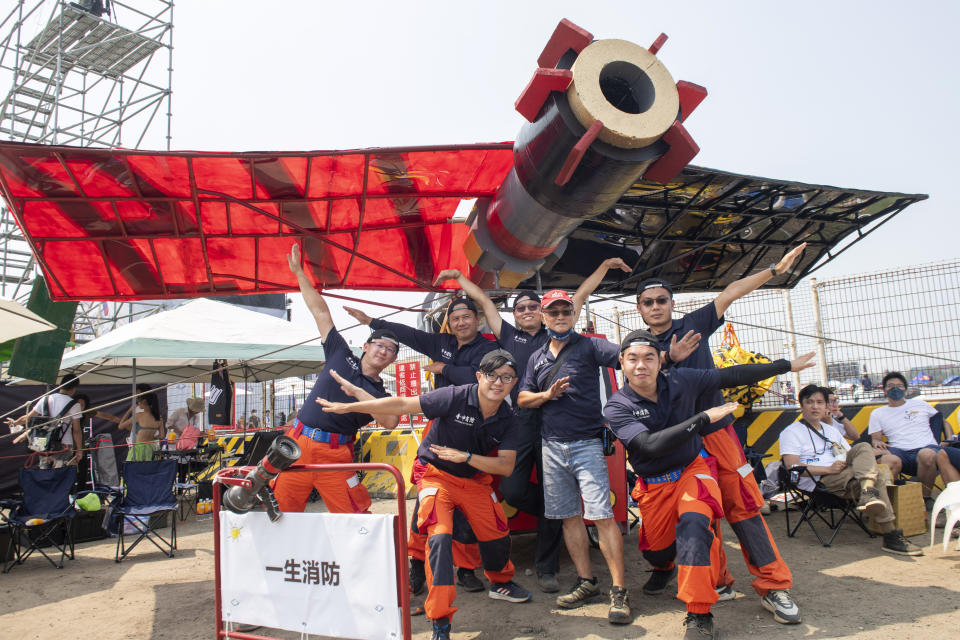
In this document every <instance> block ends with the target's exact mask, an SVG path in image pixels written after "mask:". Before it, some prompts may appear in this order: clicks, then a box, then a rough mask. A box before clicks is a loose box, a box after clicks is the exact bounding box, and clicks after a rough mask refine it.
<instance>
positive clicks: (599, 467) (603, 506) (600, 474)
mask: <svg viewBox="0 0 960 640" xmlns="http://www.w3.org/2000/svg"><path fill="white" fill-rule="evenodd" d="M581 499H582V500H583V506H582V508H581ZM543 511H544V515H545V516H546V517H547V518H550V519H551V520H563V519H564V518H572V517H574V516H579V515H581V513H582V514H583V517H584V518H586V519H587V520H604V519H606V518H612V517H613V507H612V506H611V505H610V476H609V473H608V471H607V459H606V458H605V457H604V456H603V443H602V442H601V441H600V438H591V439H589V440H575V441H573V442H556V441H553V440H544V441H543Z"/></svg>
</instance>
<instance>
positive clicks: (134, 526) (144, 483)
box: [113, 460, 177, 562]
mask: <svg viewBox="0 0 960 640" xmlns="http://www.w3.org/2000/svg"><path fill="white" fill-rule="evenodd" d="M176 477H177V461H176V460H154V461H152V462H126V463H124V465H123V484H124V490H123V493H122V494H120V497H119V498H118V500H117V501H116V502H115V504H114V506H113V509H114V514H115V515H114V517H115V518H117V555H116V558H115V560H116V561H117V562H120V561H121V560H123V559H124V558H126V557H127V554H128V553H130V552H131V551H132V550H133V549H134V547H136V546H137V545H138V544H140V542H141V541H142V540H149V541H150V542H151V543H153V545H154V546H155V547H156V548H158V549H160V551H162V552H163V553H164V555H166V556H167V557H170V558H172V557H173V552H174V550H175V549H176V548H177V518H176V515H177V497H176V495H174V493H173V483H174V480H175V479H176ZM166 519H169V520H170V536H169V538H164V537H163V535H162V534H161V533H160V529H163V528H164V527H165V526H166V524H165V520H166ZM131 535H134V536H136V539H135V540H134V541H133V543H132V544H130V545H129V546H128V545H127V536H131Z"/></svg>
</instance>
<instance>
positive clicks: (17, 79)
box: [0, 0, 173, 341]
mask: <svg viewBox="0 0 960 640" xmlns="http://www.w3.org/2000/svg"><path fill="white" fill-rule="evenodd" d="M0 34H2V36H0V37H2V40H0V83H3V82H5V81H9V86H10V90H9V92H8V93H7V95H6V97H5V98H4V99H3V102H0V137H2V138H4V139H8V140H14V141H18V142H32V143H37V144H56V145H74V146H85V147H107V148H109V147H124V148H128V149H129V148H139V147H140V146H141V145H144V144H146V145H147V146H150V147H152V148H159V147H161V146H163V147H165V148H166V149H167V150H169V149H170V125H171V84H172V79H173V2H172V1H171V0H136V1H135V2H133V1H131V2H129V3H125V2H117V1H115V0H113V1H111V0H77V1H76V2H66V1H64V0H33V1H28V0H18V1H17V2H16V3H15V6H14V7H13V9H12V10H11V11H10V12H9V13H8V14H7V15H6V16H5V17H3V21H2V22H0ZM0 86H2V84H0ZM161 136H162V138H161ZM35 272H36V269H35V266H34V260H33V256H32V254H31V252H30V247H29V246H28V245H27V243H26V242H25V241H24V239H23V237H22V235H21V234H20V230H19V228H18V227H17V225H16V223H15V222H14V220H13V216H12V215H10V212H9V211H7V209H6V207H3V209H2V212H0V296H4V297H8V298H16V299H18V300H21V301H22V300H24V299H25V298H26V297H27V296H28V295H29V292H30V286H31V282H32V280H33V276H34V273H35ZM158 307H159V305H156V304H149V303H136V304H119V303H118V304H112V303H111V304H107V303H100V302H89V303H81V304H80V306H79V307H78V309H77V317H76V319H75V321H74V329H75V334H76V337H77V339H78V340H79V341H84V340H88V339H91V338H93V337H96V336H97V335H100V334H102V333H104V332H106V331H109V330H111V329H113V328H114V327H115V326H116V325H117V324H118V323H120V322H123V321H127V320H130V319H135V318H136V317H141V316H143V315H146V314H148V313H151V312H153V311H155V310H156V309H157V308H158Z"/></svg>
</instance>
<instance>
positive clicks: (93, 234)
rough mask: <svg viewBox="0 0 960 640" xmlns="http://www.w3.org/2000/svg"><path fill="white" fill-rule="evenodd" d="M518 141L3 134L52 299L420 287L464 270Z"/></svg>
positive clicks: (12, 188)
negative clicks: (390, 144) (483, 203)
mask: <svg viewBox="0 0 960 640" xmlns="http://www.w3.org/2000/svg"><path fill="white" fill-rule="evenodd" d="M511 150H512V144H511V143H496V144H482V145H480V144H478V145H463V146H446V147H432V148H425V147H420V148H404V149H367V150H359V151H344V152H339V151H337V152H329V151H318V152H304V153H196V152H173V153H162V152H144V151H126V150H117V149H89V148H74V147H51V146H45V145H30V144H21V143H13V142H0V190H2V195H3V197H4V199H5V200H6V202H7V205H8V206H9V207H10V209H11V210H12V212H13V215H14V217H15V218H16V220H17V223H18V224H19V225H20V229H21V231H22V232H23V234H24V237H25V238H26V239H27V241H28V242H30V244H31V246H32V248H33V250H34V254H35V255H36V257H37V260H38V261H39V264H40V267H41V269H42V270H43V272H44V274H45V275H46V276H47V281H48V282H49V283H50V289H51V291H50V294H51V297H52V298H54V299H55V300H89V299H94V300H139V299H151V298H187V297H193V296H205V295H226V294H245V293H273V292H283V291H295V290H296V289H297V283H296V279H295V278H294V277H293V275H292V274H291V273H290V271H289V269H288V268H287V264H286V258H285V256H286V254H287V253H288V252H289V250H290V247H291V245H292V244H293V243H295V242H296V243H298V244H299V245H300V246H301V248H302V255H303V259H304V266H305V268H306V271H307V273H308V275H309V276H310V278H311V279H312V280H313V281H314V282H315V283H316V284H317V285H320V286H323V287H325V288H345V289H395V290H423V289H426V288H428V287H429V286H430V285H431V283H432V281H433V279H434V277H436V275H437V274H438V273H439V272H440V271H442V270H443V269H451V268H456V269H461V270H463V271H465V272H466V271H468V270H469V264H468V263H467V260H466V257H465V256H464V254H463V241H464V238H465V237H466V234H467V231H468V229H467V228H466V226H465V225H463V224H462V223H461V222H458V221H454V220H453V219H452V218H453V216H454V213H455V212H456V211H457V207H458V206H459V204H460V202H461V201H462V200H465V199H470V198H478V197H489V196H491V195H493V193H494V192H495V191H496V189H497V187H498V186H499V185H500V183H501V182H502V181H503V178H504V177H505V176H506V175H507V173H508V172H509V171H510V168H511V166H512V165H513V156H512V151H511Z"/></svg>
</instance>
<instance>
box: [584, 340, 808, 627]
mask: <svg viewBox="0 0 960 640" xmlns="http://www.w3.org/2000/svg"><path fill="white" fill-rule="evenodd" d="M660 358H661V340H660V338H659V336H655V335H653V334H652V333H650V332H649V331H644V330H642V329H639V330H636V331H632V332H630V334H628V335H627V337H626V338H624V340H623V342H622V343H621V344H620V349H619V362H620V366H621V368H622V369H623V375H624V377H625V378H626V380H627V384H626V385H625V386H624V387H623V388H622V389H620V390H619V391H617V392H616V393H614V394H613V396H611V397H610V400H608V401H607V404H606V406H604V409H603V415H604V416H606V418H607V419H608V420H609V423H610V429H612V430H613V432H614V434H616V436H617V438H618V439H619V440H620V441H621V442H622V443H623V445H624V446H625V447H626V449H627V455H628V457H629V460H630V465H631V466H632V467H633V469H634V471H635V472H636V473H637V475H638V478H637V483H636V486H635V487H634V489H633V492H632V493H631V495H632V496H633V498H634V499H635V500H636V501H637V506H638V508H639V510H640V517H641V523H642V524H641V527H640V532H639V536H640V549H641V550H642V552H643V557H644V559H646V560H647V561H648V562H649V563H650V564H652V565H653V567H654V569H655V570H657V571H660V572H663V573H666V572H677V570H678V568H679V572H678V580H677V582H678V589H677V597H678V598H679V599H680V600H682V601H683V602H684V603H685V604H686V609H687V617H686V619H685V620H684V627H685V628H686V636H685V637H687V638H690V639H693V638H696V639H698V640H707V639H708V638H717V637H719V634H718V633H717V631H716V629H715V628H714V623H713V616H712V614H711V613H710V608H711V607H712V605H713V604H714V603H715V602H717V599H718V595H717V592H716V589H715V585H716V584H717V580H718V579H719V577H720V564H719V563H720V555H719V554H720V546H721V542H720V538H719V535H718V534H717V530H718V519H719V518H721V517H722V516H723V509H722V508H721V506H720V501H721V498H720V486H719V484H718V483H717V480H716V477H715V476H714V475H712V474H711V470H710V467H709V466H708V461H707V460H706V458H707V453H706V451H704V450H703V441H702V437H701V434H702V433H703V432H704V431H705V430H708V429H709V426H710V425H711V424H712V423H716V422H718V421H720V420H722V419H723V418H725V417H727V416H729V415H730V414H732V413H733V412H734V411H735V410H736V408H737V407H738V406H739V405H738V404H737V403H735V402H730V403H726V404H720V405H719V406H715V407H708V408H706V409H705V410H701V407H700V406H699V399H700V398H701V397H702V396H705V397H712V396H710V395H709V394H711V393H712V392H714V391H717V390H719V389H721V388H724V387H736V386H740V385H743V384H750V383H753V382H756V381H758V380H763V379H766V378H769V377H771V376H774V375H778V374H781V373H786V372H788V371H801V370H803V369H806V368H808V367H812V366H813V363H812V362H811V359H812V358H813V353H808V354H805V355H803V356H801V357H799V358H797V359H796V360H794V361H793V362H787V361H786V360H777V361H776V362H772V363H770V364H751V365H739V366H734V367H728V368H725V369H709V370H706V369H693V368H677V367H674V368H671V369H669V370H667V371H664V370H662V368H661V360H660ZM674 560H676V564H674Z"/></svg>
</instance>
